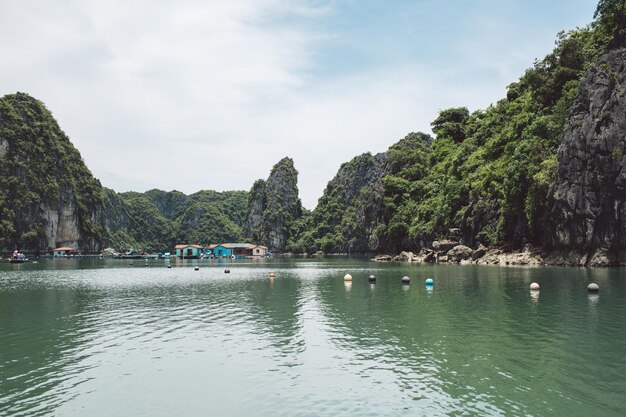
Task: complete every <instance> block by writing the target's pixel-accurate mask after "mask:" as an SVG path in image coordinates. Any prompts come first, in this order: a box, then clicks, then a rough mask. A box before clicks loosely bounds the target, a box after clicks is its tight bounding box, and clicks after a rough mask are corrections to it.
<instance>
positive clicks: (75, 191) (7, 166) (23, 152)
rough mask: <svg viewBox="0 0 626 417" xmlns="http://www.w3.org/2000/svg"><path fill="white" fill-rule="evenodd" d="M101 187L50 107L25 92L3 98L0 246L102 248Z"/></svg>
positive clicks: (0, 102)
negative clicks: (60, 126)
mask: <svg viewBox="0 0 626 417" xmlns="http://www.w3.org/2000/svg"><path fill="white" fill-rule="evenodd" d="M101 190H102V187H101V185H100V183H99V181H98V180H96V179H95V178H94V177H93V176H92V175H91V172H90V171H89V170H88V169H87V167H86V166H85V164H84V162H83V161H82V158H81V156H80V153H79V152H78V151H77V150H76V148H74V146H73V145H72V144H71V142H70V140H69V138H68V137H67V136H66V135H65V133H63V131H62V130H61V129H60V128H59V126H58V124H57V123H56V121H55V120H54V118H53V117H52V115H51V114H50V112H49V111H48V109H46V107H45V106H44V105H43V103H41V102H40V101H38V100H35V99H34V98H32V97H30V96H28V95H27V94H23V93H17V94H12V95H7V96H4V97H2V98H0V214H1V216H0V247H1V249H2V250H4V251H11V250H13V249H15V248H19V249H20V250H24V251H32V252H41V251H46V250H48V249H50V248H53V247H56V246H72V247H77V248H80V249H82V250H85V251H93V250H98V249H100V247H101V245H102V243H103V240H104V237H105V228H104V220H103V218H102V200H101Z"/></svg>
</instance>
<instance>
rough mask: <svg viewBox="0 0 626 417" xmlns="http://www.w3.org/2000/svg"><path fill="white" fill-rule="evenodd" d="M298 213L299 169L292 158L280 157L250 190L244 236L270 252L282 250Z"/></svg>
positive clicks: (300, 208)
mask: <svg viewBox="0 0 626 417" xmlns="http://www.w3.org/2000/svg"><path fill="white" fill-rule="evenodd" d="M301 216H302V203H301V201H300V198H299V196H298V171H296V169H295V167H294V165H293V160H292V159H291V158H283V159H281V160H280V161H279V162H278V163H277V164H276V165H274V167H273V168H272V171H271V172H270V175H269V177H268V179H267V181H265V182H264V181H262V180H259V181H257V182H255V183H254V186H253V187H252V190H251V191H250V197H249V199H248V212H247V215H246V221H245V225H246V226H245V231H246V235H247V236H248V237H250V238H251V239H252V240H254V242H255V243H259V244H265V245H267V246H268V247H269V248H270V251H272V252H283V251H284V249H285V246H286V244H287V240H288V239H289V236H290V229H291V225H292V223H293V222H294V221H295V220H297V219H299V218H300V217H301Z"/></svg>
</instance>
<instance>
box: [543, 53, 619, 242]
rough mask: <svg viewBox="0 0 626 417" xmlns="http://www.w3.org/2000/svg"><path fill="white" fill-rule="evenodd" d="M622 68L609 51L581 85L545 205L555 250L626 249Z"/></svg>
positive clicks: (616, 57) (614, 55)
mask: <svg viewBox="0 0 626 417" xmlns="http://www.w3.org/2000/svg"><path fill="white" fill-rule="evenodd" d="M625 65H626V50H616V51H612V52H610V53H608V54H606V55H605V56H603V57H602V58H601V60H600V64H599V65H597V66H595V67H594V68H591V69H590V70H589V71H588V72H587V74H586V75H585V76H584V78H583V80H582V81H581V84H580V91H579V95H578V98H577V100H576V102H575V104H574V106H573V108H572V112H571V114H570V119H569V121H568V123H567V125H566V128H565V131H564V136H563V141H562V143H561V146H560V147H559V150H558V155H557V157H558V174H557V180H556V183H555V185H554V187H553V189H552V190H551V194H550V196H549V199H548V200H549V201H548V210H549V221H548V228H549V231H550V237H551V241H550V242H549V243H551V245H552V246H553V247H556V248H577V249H580V250H586V251H592V250H594V249H597V248H600V247H604V248H607V249H608V250H609V251H620V250H624V249H626V208H625V203H626V192H625V191H626V68H625Z"/></svg>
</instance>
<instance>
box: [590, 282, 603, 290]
mask: <svg viewBox="0 0 626 417" xmlns="http://www.w3.org/2000/svg"><path fill="white" fill-rule="evenodd" d="M587 291H589V292H600V286H599V285H598V284H596V283H595V282H592V283H591V284H589V285H587Z"/></svg>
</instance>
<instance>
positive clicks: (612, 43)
mask: <svg viewBox="0 0 626 417" xmlns="http://www.w3.org/2000/svg"><path fill="white" fill-rule="evenodd" d="M593 17H594V19H596V22H595V25H596V28H597V29H599V30H600V31H601V32H602V33H603V34H604V35H605V36H607V37H608V42H609V44H608V46H609V49H613V48H619V47H621V46H623V45H624V41H625V40H626V0H600V1H599V2H598V7H597V8H596V12H595V13H594V15H593Z"/></svg>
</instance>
